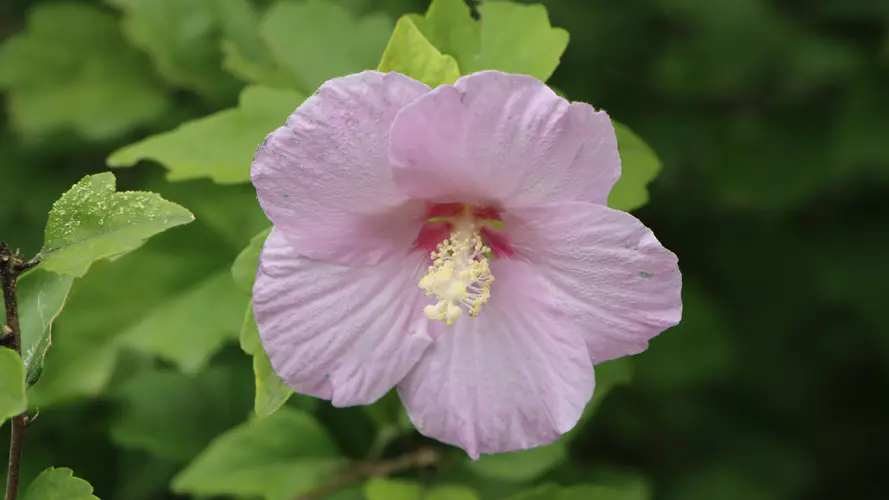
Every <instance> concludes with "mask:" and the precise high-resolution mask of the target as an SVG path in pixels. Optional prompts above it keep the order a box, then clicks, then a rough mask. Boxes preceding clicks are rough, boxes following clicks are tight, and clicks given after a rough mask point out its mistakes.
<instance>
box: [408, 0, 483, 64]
mask: <svg viewBox="0 0 889 500" xmlns="http://www.w3.org/2000/svg"><path fill="white" fill-rule="evenodd" d="M410 18H411V20H412V21H413V22H414V24H415V25H416V26H417V28H418V29H419V30H420V31H421V32H422V33H423V35H425V36H426V39H427V40H429V42H430V43H432V45H434V46H435V47H436V48H437V49H438V50H440V51H441V53H442V54H449V55H451V56H453V57H454V58H455V59H456V60H457V63H458V65H459V68H460V70H461V71H462V73H464V74H465V73H468V72H469V71H467V70H468V69H469V68H471V67H473V65H474V64H475V63H474V61H473V59H474V58H475V57H477V56H478V53H479V51H480V47H481V30H480V28H479V24H478V22H476V20H475V19H473V18H472V13H471V11H470V10H469V6H468V5H466V2H465V1H464V0H432V3H431V4H430V5H429V9H428V10H427V11H426V15H425V16H421V15H417V14H411V15H410Z"/></svg>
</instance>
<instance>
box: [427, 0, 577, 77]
mask: <svg viewBox="0 0 889 500" xmlns="http://www.w3.org/2000/svg"><path fill="white" fill-rule="evenodd" d="M478 10H479V13H480V14H481V20H480V22H478V23H476V22H474V21H473V20H472V17H471V16H470V13H469V9H468V8H467V7H466V6H465V5H463V2H462V1H460V0H434V1H433V2H432V5H430V7H429V10H428V11H427V12H426V16H425V17H424V18H420V17H419V16H414V17H412V18H411V19H413V21H414V22H415V23H416V25H417V27H418V28H419V29H420V31H422V32H423V34H424V35H426V38H428V39H429V41H430V42H432V44H433V45H435V47H436V48H438V50H440V51H441V52H442V53H443V54H449V55H452V56H454V58H456V59H457V63H458V64H459V67H460V71H461V73H463V74H464V75H465V74H469V73H475V72H476V71H481V70H484V69H497V70H500V71H505V72H507V73H522V74H526V75H531V76H534V77H536V78H538V79H540V80H542V81H546V80H547V79H549V77H550V75H552V74H553V71H555V69H556V67H557V66H558V65H559V60H560V59H561V57H562V53H563V52H565V48H566V47H567V46H568V32H567V31H565V30H563V29H560V28H553V27H552V26H551V25H550V23H549V16H548V15H547V12H546V7H544V6H543V5H522V4H517V3H512V2H484V3H482V4H481V5H479V7H478Z"/></svg>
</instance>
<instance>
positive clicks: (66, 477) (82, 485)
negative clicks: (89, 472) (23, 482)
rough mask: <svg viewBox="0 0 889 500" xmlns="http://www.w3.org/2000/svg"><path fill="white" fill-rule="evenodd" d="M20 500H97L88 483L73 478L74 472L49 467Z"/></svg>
mask: <svg viewBox="0 0 889 500" xmlns="http://www.w3.org/2000/svg"><path fill="white" fill-rule="evenodd" d="M22 500H99V499H98V497H96V496H94V495H93V487H92V486H90V483H88V482H86V481H84V480H83V479H80V478H79V477H74V471H72V470H71V469H66V468H59V469H56V468H53V467H50V468H49V469H46V470H45V471H43V472H41V473H40V475H39V476H37V479H35V480H34V481H33V482H32V483H31V484H30V485H29V486H28V491H26V492H25V495H24V496H23V497H22Z"/></svg>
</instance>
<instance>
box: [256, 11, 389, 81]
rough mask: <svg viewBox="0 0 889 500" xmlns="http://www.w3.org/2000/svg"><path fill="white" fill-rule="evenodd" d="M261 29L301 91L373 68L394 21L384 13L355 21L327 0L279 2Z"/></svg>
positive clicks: (266, 17)
mask: <svg viewBox="0 0 889 500" xmlns="http://www.w3.org/2000/svg"><path fill="white" fill-rule="evenodd" d="M259 33H260V36H261V37H262V39H263V40H264V41H265V42H266V45H267V46H268V48H269V50H270V51H271V53H272V55H273V56H274V57H275V59H276V61H277V62H278V64H280V65H281V66H282V67H284V68H286V69H287V70H288V71H289V72H290V73H291V75H292V76H293V77H294V78H295V79H296V81H298V82H299V89H300V90H302V91H303V92H305V93H311V92H314V91H315V89H317V88H318V87H319V86H320V85H321V84H322V83H324V82H325V81H327V80H329V79H331V78H334V77H338V76H345V75H348V74H352V73H357V72H359V71H362V70H365V69H373V68H376V67H377V63H378V62H379V60H380V54H382V53H383V50H384V49H385V48H386V42H387V41H388V40H389V34H390V33H392V21H391V20H390V19H389V18H388V17H387V16H384V15H372V16H367V17H364V18H363V19H356V18H354V17H353V16H352V15H351V14H350V13H349V12H347V11H346V10H345V9H343V8H342V7H341V6H339V5H337V4H335V3H334V2H330V1H328V0H307V1H304V2H299V3H289V2H278V3H276V4H275V5H273V6H272V7H271V8H270V9H269V10H268V12H267V13H266V15H265V19H264V21H263V22H262V24H261V25H260V27H259Z"/></svg>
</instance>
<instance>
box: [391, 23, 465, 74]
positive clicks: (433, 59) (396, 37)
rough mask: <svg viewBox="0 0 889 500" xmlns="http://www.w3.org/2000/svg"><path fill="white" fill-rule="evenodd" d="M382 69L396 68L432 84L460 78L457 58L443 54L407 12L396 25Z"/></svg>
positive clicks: (393, 69)
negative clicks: (421, 31)
mask: <svg viewBox="0 0 889 500" xmlns="http://www.w3.org/2000/svg"><path fill="white" fill-rule="evenodd" d="M379 70H380V71H384V72H389V71H396V72H398V73H401V74H403V75H407V76H409V77H411V78H413V79H414V80H419V81H421V82H423V83H425V84H426V85H429V86H430V87H437V86H439V85H442V84H445V83H454V82H455V81H456V80H457V78H460V70H459V69H458V68H457V61H456V60H455V59H454V58H453V57H452V56H448V55H442V53H441V52H439V51H438V50H437V49H436V48H435V47H434V46H433V45H432V44H431V43H429V40H426V37H424V36H423V34H422V33H420V30H418V29H417V27H416V25H414V22H413V21H411V19H410V18H409V17H407V16H405V17H402V18H401V19H399V21H398V24H396V25H395V31H394V32H393V33H392V38H391V39H390V40H389V46H388V47H386V52H385V53H383V60H382V61H381V62H380V67H379Z"/></svg>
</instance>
